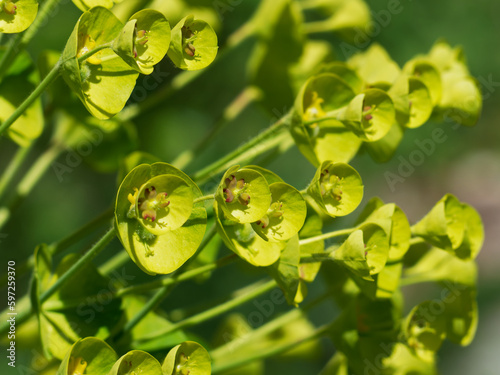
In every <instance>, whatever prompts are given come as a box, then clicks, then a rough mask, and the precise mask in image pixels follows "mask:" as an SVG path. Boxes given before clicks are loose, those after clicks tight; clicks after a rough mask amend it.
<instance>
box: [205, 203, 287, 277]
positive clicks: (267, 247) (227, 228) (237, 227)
mask: <svg viewBox="0 0 500 375" xmlns="http://www.w3.org/2000/svg"><path fill="white" fill-rule="evenodd" d="M214 214H215V217H216V222H215V224H216V228H217V232H218V233H219V236H220V237H221V238H222V240H223V241H224V243H225V245H226V246H227V247H228V248H229V249H230V250H231V251H233V252H235V253H236V254H237V255H238V256H239V257H240V258H242V259H244V260H246V261H247V262H248V263H250V264H252V265H254V266H257V267H267V266H270V265H271V264H273V263H274V262H276V261H277V260H278V259H279V257H280V254H281V251H282V250H283V249H284V248H285V246H286V242H285V241H282V242H271V241H265V240H264V239H262V237H260V236H259V235H258V234H257V233H255V231H254V229H253V228H252V225H251V224H249V223H245V224H241V223H236V222H234V221H231V220H227V219H226V218H225V217H224V212H223V211H222V209H221V208H220V207H219V205H218V204H215V205H214Z"/></svg>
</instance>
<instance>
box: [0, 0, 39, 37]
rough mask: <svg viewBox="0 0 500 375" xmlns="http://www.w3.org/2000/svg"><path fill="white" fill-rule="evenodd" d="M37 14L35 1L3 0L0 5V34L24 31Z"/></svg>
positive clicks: (36, 2)
mask: <svg viewBox="0 0 500 375" xmlns="http://www.w3.org/2000/svg"><path fill="white" fill-rule="evenodd" d="M37 13H38V1H36V0H15V1H14V0H4V1H2V3H1V4H0V33H6V34H12V33H20V32H22V31H24V30H26V29H27V28H28V27H29V26H30V25H31V24H32V23H33V21H34V20H35V18H36V15H37Z"/></svg>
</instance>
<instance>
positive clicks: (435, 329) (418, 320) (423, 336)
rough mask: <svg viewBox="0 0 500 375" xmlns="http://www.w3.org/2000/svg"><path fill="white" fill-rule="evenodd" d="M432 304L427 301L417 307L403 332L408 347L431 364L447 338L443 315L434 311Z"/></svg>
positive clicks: (408, 318) (405, 324) (407, 320)
mask: <svg viewBox="0 0 500 375" xmlns="http://www.w3.org/2000/svg"><path fill="white" fill-rule="evenodd" d="M431 304H432V302H430V301H426V302H423V303H421V304H420V305H418V306H415V307H414V308H413V310H412V311H411V312H410V314H409V315H408V317H407V318H406V321H405V323H404V327H403V332H404V335H405V337H406V340H407V342H408V346H409V347H410V348H411V349H412V350H413V351H414V352H415V354H416V355H417V356H418V357H419V358H421V359H422V360H424V361H428V362H431V361H432V360H433V359H434V355H435V353H436V352H437V351H438V350H439V348H440V347H441V345H442V343H443V341H444V339H445V338H446V322H445V320H444V319H443V316H442V315H438V316H436V315H433V314H430V313H429V309H431V310H430V311H434V310H433V309H432V307H431Z"/></svg>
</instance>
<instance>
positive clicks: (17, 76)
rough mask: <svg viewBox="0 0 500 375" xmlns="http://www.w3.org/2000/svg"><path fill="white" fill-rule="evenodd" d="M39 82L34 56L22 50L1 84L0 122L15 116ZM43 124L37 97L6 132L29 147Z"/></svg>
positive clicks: (0, 51)
mask: <svg viewBox="0 0 500 375" xmlns="http://www.w3.org/2000/svg"><path fill="white" fill-rule="evenodd" d="M0 6H1V5H0ZM1 14H2V13H0V15H1ZM3 54H4V51H3V50H0V57H2V56H3ZM39 81H40V78H39V76H38V73H37V71H36V70H35V69H34V66H33V63H32V61H31V58H30V57H29V55H28V54H27V53H26V52H23V53H21V54H20V55H19V56H18V57H17V59H16V60H15V62H14V65H12V68H10V69H9V70H8V71H7V75H6V77H4V78H3V80H2V83H1V85H0V123H1V122H3V121H5V120H6V119H7V118H9V117H10V115H12V113H13V112H14V111H15V110H16V109H17V107H19V105H21V103H22V102H23V101H24V99H25V93H26V92H31V91H33V90H34V89H35V87H36V85H37V84H38V83H39ZM43 125H44V118H43V113H42V103H41V101H40V100H39V99H38V100H36V101H35V102H34V103H33V104H32V105H31V106H30V107H29V108H28V109H27V110H26V111H25V112H24V115H23V116H21V117H20V118H19V119H17V120H16V121H15V122H14V123H13V124H12V126H11V127H10V128H9V129H8V130H7V133H6V134H7V136H8V137H9V138H10V139H12V140H13V141H14V142H16V143H17V144H19V145H20V146H22V147H27V146H29V145H30V144H31V142H32V141H33V140H35V139H37V138H38V137H39V136H40V134H41V133H42V130H43Z"/></svg>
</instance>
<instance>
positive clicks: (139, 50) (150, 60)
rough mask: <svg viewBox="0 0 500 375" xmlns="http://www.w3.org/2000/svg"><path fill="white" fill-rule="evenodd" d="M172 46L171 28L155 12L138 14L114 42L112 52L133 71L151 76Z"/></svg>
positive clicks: (162, 16)
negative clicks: (155, 66)
mask: <svg viewBox="0 0 500 375" xmlns="http://www.w3.org/2000/svg"><path fill="white" fill-rule="evenodd" d="M169 45H170V25H169V23H168V21H167V19H166V18H165V16H164V15H163V14H162V13H160V12H157V11H155V10H152V9H144V10H141V11H139V12H137V13H135V14H134V15H133V16H132V17H130V20H129V21H128V22H127V23H126V24H125V26H124V27H123V30H122V32H121V33H120V34H119V35H118V37H117V38H116V40H115V41H114V42H113V51H115V52H116V54H117V55H118V56H120V57H121V58H122V59H123V61H125V62H126V63H127V64H128V65H129V66H130V67H131V68H132V69H134V70H137V71H138V72H140V73H143V74H151V73H152V72H153V70H154V65H156V64H157V63H159V62H160V61H161V60H162V59H163V57H164V56H165V55H166V53H167V51H168V47H169Z"/></svg>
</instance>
